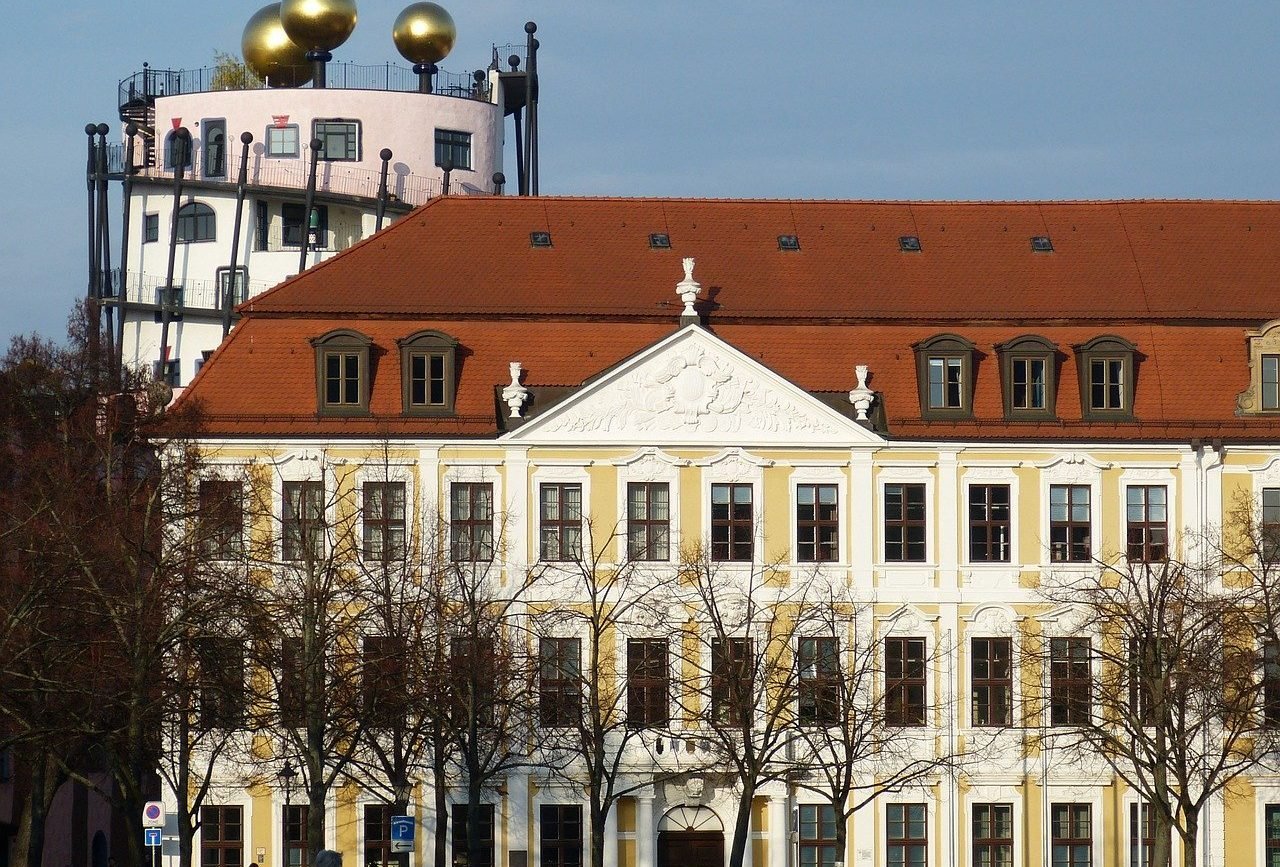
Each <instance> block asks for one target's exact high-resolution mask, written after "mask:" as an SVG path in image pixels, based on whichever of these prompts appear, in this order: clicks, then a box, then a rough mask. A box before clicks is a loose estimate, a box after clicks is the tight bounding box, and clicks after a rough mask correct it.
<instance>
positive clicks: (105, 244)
mask: <svg viewBox="0 0 1280 867" xmlns="http://www.w3.org/2000/svg"><path fill="white" fill-rule="evenodd" d="M109 132H111V127H109V126H107V125H106V124H105V123H100V124H98V255H99V256H100V257H101V259H102V267H101V268H99V269H98V306H99V310H101V309H102V307H103V306H104V305H103V301H104V299H106V298H107V297H109V296H110V295H111V228H110V216H111V211H110V209H109V208H108V207H107V133H109ZM106 314H107V328H106V332H105V337H106V339H107V348H106V358H107V359H109V360H110V361H114V360H115V357H116V352H115V330H116V329H115V311H114V310H113V309H112V307H111V306H110V305H106ZM94 319H95V322H94V324H95V326H98V325H100V323H98V322H97V317H96V316H95V317H94ZM97 363H98V360H97V359H94V364H95V365H96V364H97ZM108 363H109V362H108ZM112 379H114V377H112Z"/></svg>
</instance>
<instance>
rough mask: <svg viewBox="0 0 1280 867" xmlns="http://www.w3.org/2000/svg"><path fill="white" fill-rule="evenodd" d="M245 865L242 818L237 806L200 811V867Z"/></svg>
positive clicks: (206, 808)
mask: <svg viewBox="0 0 1280 867" xmlns="http://www.w3.org/2000/svg"><path fill="white" fill-rule="evenodd" d="M243 863H244V818H243V814H242V812H241V809H240V808H239V807H201V808H200V867H240V865H242V864H243Z"/></svg>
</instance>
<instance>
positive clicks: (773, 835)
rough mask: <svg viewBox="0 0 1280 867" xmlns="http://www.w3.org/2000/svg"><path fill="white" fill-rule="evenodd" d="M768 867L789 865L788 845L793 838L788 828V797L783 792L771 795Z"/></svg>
mask: <svg viewBox="0 0 1280 867" xmlns="http://www.w3.org/2000/svg"><path fill="white" fill-rule="evenodd" d="M768 810H769V842H768V851H769V859H768V867H787V846H788V843H789V841H790V839H791V837H790V834H789V833H788V831H789V830H790V829H789V828H787V813H788V810H787V798H786V796H785V795H782V794H774V795H770V796H769V806H768Z"/></svg>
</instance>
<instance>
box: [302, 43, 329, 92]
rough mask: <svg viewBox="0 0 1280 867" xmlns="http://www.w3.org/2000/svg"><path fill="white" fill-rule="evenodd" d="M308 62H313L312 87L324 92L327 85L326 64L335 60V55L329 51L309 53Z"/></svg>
mask: <svg viewBox="0 0 1280 867" xmlns="http://www.w3.org/2000/svg"><path fill="white" fill-rule="evenodd" d="M307 60H310V61H311V86H312V87H313V88H316V89H319V90H323V89H324V88H325V86H326V84H327V82H326V80H325V64H327V63H328V62H329V61H330V60H333V55H332V54H330V53H329V52H328V51H308V52H307Z"/></svg>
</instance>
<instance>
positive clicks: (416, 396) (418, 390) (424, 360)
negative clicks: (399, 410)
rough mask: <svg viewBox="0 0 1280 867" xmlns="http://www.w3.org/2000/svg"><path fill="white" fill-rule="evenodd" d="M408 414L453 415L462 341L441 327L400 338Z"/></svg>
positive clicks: (403, 398) (402, 375)
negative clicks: (458, 353) (458, 360)
mask: <svg viewBox="0 0 1280 867" xmlns="http://www.w3.org/2000/svg"><path fill="white" fill-rule="evenodd" d="M398 345H399V347H400V383H401V388H400V391H401V400H402V402H403V407H404V414H405V415H417V416H442V415H453V413H454V407H453V401H454V393H455V386H456V382H455V378H456V375H457V373H456V372H457V365H456V357H457V350H458V341H457V340H455V339H454V338H452V337H450V336H449V335H448V334H445V333H444V332H441V331H419V332H417V333H416V334H411V335H409V336H408V337H406V338H404V339H403V340H400V341H398Z"/></svg>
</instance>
